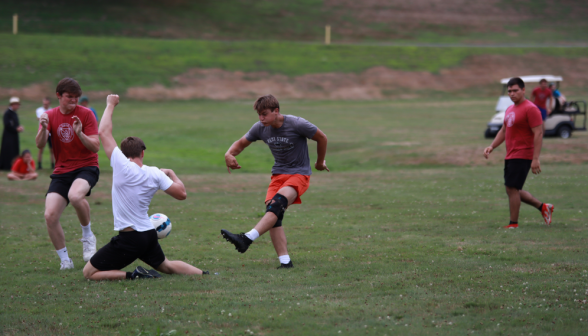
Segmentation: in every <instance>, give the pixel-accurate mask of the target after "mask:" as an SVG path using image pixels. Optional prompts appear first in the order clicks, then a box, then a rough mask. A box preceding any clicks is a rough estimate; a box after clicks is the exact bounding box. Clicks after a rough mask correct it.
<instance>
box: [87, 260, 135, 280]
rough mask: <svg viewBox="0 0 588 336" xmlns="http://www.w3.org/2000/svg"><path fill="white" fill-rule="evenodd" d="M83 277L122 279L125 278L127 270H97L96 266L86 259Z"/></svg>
mask: <svg viewBox="0 0 588 336" xmlns="http://www.w3.org/2000/svg"><path fill="white" fill-rule="evenodd" d="M84 277H85V278H86V279H90V280H96V281H98V280H124V279H126V278H127V272H125V271H99V270H98V269H97V268H95V267H94V266H92V264H91V263H90V262H89V261H88V263H87V264H86V266H85V267H84Z"/></svg>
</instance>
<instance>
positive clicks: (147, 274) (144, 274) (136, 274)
mask: <svg viewBox="0 0 588 336" xmlns="http://www.w3.org/2000/svg"><path fill="white" fill-rule="evenodd" d="M137 278H139V279H153V278H161V275H160V274H159V273H157V271H155V270H149V271H148V270H146V269H145V268H143V266H137V268H135V270H134V271H133V273H132V274H131V280H135V279H137Z"/></svg>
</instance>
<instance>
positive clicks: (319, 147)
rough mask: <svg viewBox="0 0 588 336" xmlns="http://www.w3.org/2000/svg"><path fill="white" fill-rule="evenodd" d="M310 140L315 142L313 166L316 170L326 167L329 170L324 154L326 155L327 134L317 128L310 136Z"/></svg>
mask: <svg viewBox="0 0 588 336" xmlns="http://www.w3.org/2000/svg"><path fill="white" fill-rule="evenodd" d="M312 140H314V141H316V142H317V144H316V154H317V158H316V163H315V164H314V168H316V170H325V169H326V170H327V171H330V170H329V168H327V161H325V156H326V155H327V136H326V135H325V133H323V131H321V130H320V129H318V128H317V129H316V133H315V134H314V136H313V137H312Z"/></svg>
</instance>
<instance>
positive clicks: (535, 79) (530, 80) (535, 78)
mask: <svg viewBox="0 0 588 336" xmlns="http://www.w3.org/2000/svg"><path fill="white" fill-rule="evenodd" d="M511 78H512V77H511ZM519 78H520V79H522V80H523V82H525V83H539V81H540V80H542V79H545V80H546V81H548V82H561V81H563V78H562V77H561V76H554V75H533V76H520V77H519ZM509 80H510V78H503V79H501V80H500V84H506V83H508V81H509Z"/></svg>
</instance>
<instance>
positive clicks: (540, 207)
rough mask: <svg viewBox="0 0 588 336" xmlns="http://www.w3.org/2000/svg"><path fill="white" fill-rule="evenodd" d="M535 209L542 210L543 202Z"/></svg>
mask: <svg viewBox="0 0 588 336" xmlns="http://www.w3.org/2000/svg"><path fill="white" fill-rule="evenodd" d="M537 209H539V211H542V210H543V203H541V205H540V206H539V207H538V208H537Z"/></svg>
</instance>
